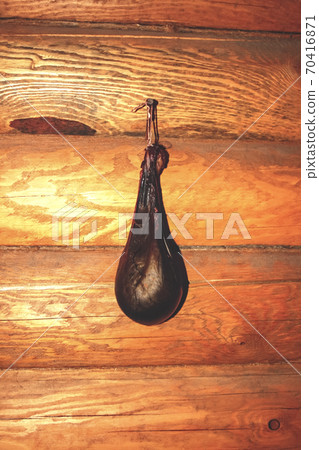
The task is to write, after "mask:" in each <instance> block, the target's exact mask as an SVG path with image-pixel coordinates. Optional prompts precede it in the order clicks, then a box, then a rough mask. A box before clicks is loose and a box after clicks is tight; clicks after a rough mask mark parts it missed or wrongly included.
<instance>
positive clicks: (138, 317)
mask: <svg viewBox="0 0 319 450" xmlns="http://www.w3.org/2000/svg"><path fill="white" fill-rule="evenodd" d="M157 104H158V102H157V101H156V100H153V99H147V100H146V102H145V103H143V104H142V105H140V106H138V107H137V108H135V110H134V112H135V111H137V110H139V109H140V108H142V107H143V106H147V122H146V137H147V147H146V149H145V156H144V160H143V162H142V165H141V167H142V170H141V173H140V182H139V189H138V195H137V201H136V206H135V212H134V217H133V221H132V226H131V230H130V233H129V236H128V239H127V243H126V246H125V249H124V252H123V255H122V257H121V259H120V261H119V266H118V269H117V274H116V280H115V294H116V298H117V302H118V304H119V306H120V308H121V309H122V311H123V312H124V313H125V314H126V315H127V316H128V317H130V318H131V319H132V320H134V321H135V322H138V323H141V324H143V325H156V324H159V323H162V322H164V321H166V320H168V319H170V318H172V317H173V316H175V315H176V314H177V312H178V311H179V310H180V309H181V307H182V306H183V303H184V301H185V299H186V296H187V292H188V278H187V272H186V268H185V264H184V261H183V258H182V255H181V252H180V249H179V247H178V245H177V244H176V243H175V241H174V240H173V239H172V238H169V236H170V230H169V226H168V222H167V217H166V213H165V208H164V204H163V198H162V190H161V184H160V175H161V173H162V172H163V170H164V169H165V168H166V167H167V164H168V159H169V155H168V152H167V151H166V149H165V147H163V145H160V144H159V136H158V128H157V114H156V107H157ZM152 128H153V130H154V143H152ZM136 213H138V214H136ZM140 213H143V214H140Z"/></svg>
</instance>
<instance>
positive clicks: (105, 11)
mask: <svg viewBox="0 0 319 450" xmlns="http://www.w3.org/2000/svg"><path fill="white" fill-rule="evenodd" d="M0 14H1V17H2V18H7V17H9V18H10V17H14V18H24V19H42V20H43V19H45V20H70V21H83V22H108V23H121V24H130V23H133V24H135V23H138V24H153V25H154V24H164V25H184V26H185V25H186V26H190V27H206V28H221V29H240V30H268V31H286V32H287V31H288V32H290V31H293V32H300V1H299V0H297V1H291V0H283V1H282V2H281V3H280V4H278V3H276V1H275V0H270V1H268V2H267V3H264V2H262V1H261V0H255V2H254V3H252V2H251V1H247V0H244V1H241V2H238V1H232V2H228V1H214V0H213V1H209V0H199V1H198V2H197V3H196V5H195V4H194V3H193V2H192V1H191V0H184V1H183V2H181V1H180V0H179V1H174V2H172V1H170V0H166V1H159V0H155V1H153V2H152V3H148V2H147V1H146V0H137V1H129V2H127V1H126V2H125V3H124V2H123V1H116V0H108V1H107V2H96V1H94V0H85V1H82V2H76V1H74V0H73V1H69V2H67V3H65V2H63V1H62V0H57V1H43V0H41V1H38V2H35V0H31V1H30V2H29V3H28V6H27V7H26V5H25V4H24V3H23V2H22V1H21V0H7V1H5V2H3V4H2V5H1V10H0Z"/></svg>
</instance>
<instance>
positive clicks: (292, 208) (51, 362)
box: [0, 0, 300, 450]
mask: <svg viewBox="0 0 319 450" xmlns="http://www.w3.org/2000/svg"><path fill="white" fill-rule="evenodd" d="M127 5H128V3H127V2H125V3H124V2H122V1H117V2H115V1H112V0H110V1H101V2H93V1H90V0H86V1H82V2H73V1H71V2H67V3H66V2H62V1H60V0H58V1H45V2H44V1H40V2H34V1H30V2H28V6H27V7H26V4H25V3H23V2H21V1H20V0H7V1H5V2H2V4H1V6H0V17H1V20H0V68H1V70H0V98H1V102H0V161H1V172H0V195H1V203H0V208H1V215H0V260H1V269H2V273H1V287H0V319H1V320H0V343H1V349H0V369H1V372H0V377H1V378H0V388H1V392H2V395H1V407H0V419H1V420H0V447H1V448H4V449H28V450H29V449H34V448H37V449H41V450H42V449H51V448H53V447H54V448H57V449H61V450H64V449H65V450H66V449H76V450H78V449H119V448H121V449H122V448H123V449H143V450H144V449H146V450H148V449H151V448H156V449H164V448H165V449H173V448H174V449H192V450H193V449H227V448H232V449H234V448H236V449H248V448H249V449H256V448H260V449H266V448H269V449H270V448H276V449H286V448H290V449H297V448H299V447H300V443H299V439H300V426H299V409H300V399H299V394H300V389H299V388H300V386H299V383H300V377H299V374H298V372H299V370H300V303H299V295H300V247H299V246H300V156H299V146H300V143H299V139H300V131H299V123H300V105H299V96H300V80H299V76H300V58H299V45H300V36H299V32H300V17H299V8H300V4H299V3H298V2H296V1H289V0H285V1H283V2H281V3H280V5H279V4H278V3H277V2H275V1H270V2H267V3H265V2H261V1H260V0H255V1H254V2H253V3H251V2H246V1H242V2H240V3H239V2H232V3H229V2H215V1H207V0H201V1H200V2H196V4H195V3H194V2H191V1H184V2H179V1H178V2H171V1H167V2H165V1H164V2H163V1H161V2H158V1H155V2H151V3H150V2H146V1H144V0H138V1H136V2H129V7H128V6H127ZM147 97H155V98H157V99H158V100H159V102H160V103H159V126H160V136H161V141H162V142H163V143H164V144H165V145H166V146H167V148H168V149H169V152H170V162H169V165H168V168H167V169H166V170H165V171H164V173H163V175H162V184H163V196H164V201H165V206H166V210H167V211H168V212H170V213H175V214H176V215H177V217H178V218H179V219H181V218H182V217H183V215H184V214H185V213H189V215H190V217H189V219H188V221H187V223H186V225H185V226H186V228H187V230H188V232H189V233H190V235H191V237H192V239H188V238H187V236H185V235H183V234H181V232H180V231H178V229H177V228H176V225H174V222H173V220H172V219H170V224H171V227H172V229H173V228H176V230H177V235H176V241H177V242H178V244H179V245H181V247H182V252H183V255H184V257H185V258H186V260H187V261H188V262H187V263H186V265H187V270H188V275H189V279H190V289H189V294H188V298H187V300H186V303H185V305H184V307H183V309H182V310H181V311H180V313H179V314H178V315H177V316H176V317H175V318H174V319H172V320H170V321H168V322H166V323H165V324H163V325H159V326H154V327H144V326H141V325H138V324H135V323H133V322H131V321H130V320H129V319H128V318H126V317H125V316H124V315H123V314H122V313H121V311H120V310H119V308H118V306H117V303H116V300H115V297H114V276H115V271H116V265H117V263H116V262H115V261H116V260H117V258H118V257H119V256H120V254H121V250H122V248H123V245H124V243H125V240H123V239H119V235H118V227H119V216H118V214H119V213H132V211H133V208H134V204H135V199H136V191H137V183H138V175H139V166H140V162H141V158H142V157H143V149H144V146H145V142H144V138H143V135H144V127H145V113H142V112H139V113H137V114H133V113H131V109H132V108H133V107H134V106H137V105H138V104H139V103H140V102H141V101H143V99H145V98H147ZM268 108H269V109H268ZM266 110H267V111H266ZM41 115H43V116H45V117H49V118H51V119H49V121H51V122H54V124H55V125H56V127H57V129H58V130H60V129H61V131H62V130H63V132H64V133H67V134H66V135H65V134H64V135H63V136H64V138H63V136H59V135H58V134H57V133H56V132H55V131H54V130H53V134H51V135H43V134H39V133H40V132H41V130H42V132H43V129H44V128H43V126H41V120H40V122H39V121H38V122H36V123H35V122H32V121H29V122H28V121H27V122H23V121H21V119H35V118H38V117H41ZM61 120H63V121H64V122H63V123H62V122H61ZM256 120H257V122H256V123H255V124H254V122H255V121H256ZM67 121H73V122H67ZM74 121H77V122H78V124H80V125H77V124H76V123H75V122H74ZM12 122H13V123H12ZM34 123H35V125H34ZM39 123H40V126H39ZM81 124H82V125H83V126H81ZM42 125H43V123H42ZM62 126H63V127H64V128H62ZM79 126H81V130H82V131H81V132H83V130H85V129H87V128H85V127H84V126H87V127H90V129H91V130H95V134H94V136H79V135H77V133H79V129H80V128H79ZM27 128H28V130H27ZM19 129H20V130H22V131H29V132H30V131H32V132H33V133H34V134H30V133H26V132H22V131H19ZM246 130H247V132H246ZM84 133H85V131H84ZM243 133H244V134H243ZM239 137H240V139H239V140H238V142H235V141H236V139H237V138H239ZM225 150H227V151H226V153H225V154H224V155H223V156H222V157H221V158H220V159H219V157H220V156H221V155H222V154H223V153H224V152H225ZM216 160H217V162H216V163H215V164H213V163H214V162H215V161H216ZM211 164H213V166H212V167H211V169H210V170H208V171H207V172H206V173H205V174H204V175H203V176H202V177H201V178H200V179H199V180H198V182H196V184H195V185H194V186H192V187H191V188H190V189H189V190H188V191H187V192H186V193H185V190H186V189H187V188H188V187H189V186H190V185H191V184H192V183H193V182H194V181H195V180H196V179H197V178H198V177H200V176H201V174H202V173H203V172H204V171H205V170H206V169H207V168H208V167H209V166H210V165H211ZM109 183H111V184H112V185H113V186H114V187H115V189H116V190H114V189H113V188H112V186H111V185H110V184H109ZM116 191H118V192H116ZM68 204H74V205H77V206H78V207H84V208H87V209H89V210H94V212H95V216H94V217H93V218H92V220H93V219H94V220H96V221H97V235H96V236H94V237H93V238H92V239H91V240H88V241H87V242H83V237H84V236H85V235H87V234H88V233H90V231H91V222H92V220H89V221H87V222H86V223H84V224H83V225H82V226H81V245H80V249H76V248H73V246H72V244H74V241H72V240H71V239H70V240H66V242H64V243H63V242H62V241H61V239H60V237H59V236H58V239H57V240H53V239H52V216H53V215H54V214H55V213H56V211H58V210H59V209H61V208H63V207H64V206H65V205H68ZM196 213H206V214H207V213H222V214H223V219H220V220H216V221H215V226H214V238H213V239H211V238H209V239H208V238H207V236H206V230H205V222H204V221H203V220H198V219H197V218H196ZM232 213H239V214H240V217H241V218H242V219H243V221H244V224H245V226H246V228H247V230H248V232H249V235H250V237H251V239H247V236H246V238H244V237H243V235H242V233H241V232H238V234H237V235H235V234H234V235H231V236H230V238H229V239H227V240H226V239H223V232H224V230H225V227H226V224H227V222H228V220H229V217H230V216H231V214H232ZM236 229H237V230H238V227H237V228H236ZM207 281H208V282H207ZM209 283H210V284H209ZM212 286H213V287H212ZM68 308H69V309H68ZM30 346H31V348H30V349H29V350H28V351H27V352H26V353H25V354H24V353H23V352H24V351H25V350H26V349H28V348H29V347H30ZM21 355H22V356H21ZM20 356H21V357H20ZM287 360H288V362H289V363H290V364H289V363H287ZM14 362H15V364H14V365H13V366H12V367H11V368H10V370H8V371H6V369H8V368H9V367H10V366H11V364H12V363H14ZM5 371H6V372H5ZM1 374H2V375H1Z"/></svg>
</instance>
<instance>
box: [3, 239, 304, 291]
mask: <svg viewBox="0 0 319 450" xmlns="http://www.w3.org/2000/svg"><path fill="white" fill-rule="evenodd" d="M122 251H123V249H122V248H117V247H105V248H103V247H102V248H98V247H97V248H85V247H84V248H81V249H80V250H73V249H70V248H55V247H51V248H50V247H48V248H41V247H40V248H37V247H35V248H32V247H20V248H10V247H0V264H1V269H2V279H1V285H2V291H3V292H4V291H8V290H12V291H15V290H16V291H21V290H37V289H40V290H46V289H59V290H63V289H74V288H80V289H81V288H85V287H87V286H88V284H89V285H90V284H91V283H93V282H94V281H96V279H97V278H98V277H99V276H100V275H101V274H102V273H103V272H104V271H105V274H104V275H103V277H102V278H101V279H100V280H99V281H98V282H97V283H96V284H95V288H97V287H99V286H100V285H101V286H103V288H104V287H110V284H112V283H113V282H114V278H115V273H116V264H114V262H115V261H116V260H117V259H118V258H119V257H120V255H121V252H122ZM182 253H183V256H184V257H185V258H186V259H187V260H188V261H189V262H191V263H192V265H193V266H194V267H196V268H198V269H199V270H200V272H201V273H202V274H203V275H204V277H205V278H206V279H207V280H208V281H210V282H211V283H213V284H214V285H215V284H216V285H225V286H227V285H229V286H232V285H239V284H268V283H269V284H271V283H282V282H298V281H300V249H294V248H291V249H282V248H273V247H268V248H267V247H266V248H264V249H263V248H258V247H257V248H253V247H248V248H245V247H243V248H242V247H238V248H236V247H228V248H223V247H216V248H201V247H198V248H183V249H182ZM186 265H187V270H188V278H189V280H190V283H191V285H192V286H193V285H194V287H200V286H204V285H205V282H204V280H203V279H202V278H201V277H200V275H199V274H198V273H197V272H196V271H195V270H194V269H193V268H192V267H191V266H189V265H188V263H186ZM106 269H108V270H107V271H106Z"/></svg>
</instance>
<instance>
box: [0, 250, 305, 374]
mask: <svg viewBox="0 0 319 450" xmlns="http://www.w3.org/2000/svg"><path fill="white" fill-rule="evenodd" d="M118 253H119V251H118V249H108V250H107V251H106V249H104V250H92V251H89V250H84V251H82V252H71V251H57V250H56V251H54V250H46V251H44V250H40V251H33V252H32V251H30V250H29V251H23V250H5V251H3V253H2V259H1V260H2V265H3V267H4V272H3V274H4V276H3V279H4V280H5V284H4V286H3V288H2V290H1V305H2V308H1V316H2V317H3V320H2V321H1V322H0V341H1V342H3V345H2V348H1V352H0V364H1V367H2V368H3V369H5V368H6V367H8V366H9V365H10V364H11V362H13V361H14V360H15V359H16V358H17V357H18V356H19V355H20V354H21V353H22V352H23V351H24V349H25V348H26V347H28V346H29V345H30V344H31V343H32V342H33V341H35V340H36V339H37V337H38V336H40V335H41V333H42V332H43V331H44V330H45V329H46V328H47V327H49V326H51V325H53V326H52V328H51V329H50V330H49V332H48V333H47V334H45V335H44V336H43V337H42V338H41V339H40V340H39V342H38V343H37V344H36V346H35V347H34V348H33V349H31V350H30V351H29V352H28V353H27V354H26V355H25V356H24V357H23V358H22V359H21V360H20V361H19V362H18V363H17V367H83V366H86V367H91V366H96V367H105V366H131V365H135V366H140V365H166V364H171V365H175V364H215V365H216V364H225V363H252V362H278V361H280V360H281V358H280V356H279V355H278V354H277V353H276V352H275V351H274V350H273V349H272V348H271V347H270V346H269V345H268V344H267V343H266V342H265V341H264V340H263V339H262V338H261V337H260V336H259V335H258V334H257V333H256V332H255V331H254V330H253V329H252V328H251V327H250V326H249V325H248V324H247V323H246V322H245V321H244V319H243V318H242V317H240V316H239V315H238V313H237V312H235V311H234V310H233V309H232V308H231V306H230V305H229V304H227V302H226V301H225V299H223V298H221V296H220V295H219V294H218V293H217V292H216V291H214V290H213V289H212V288H211V287H210V286H208V285H207V284H205V282H204V281H203V280H202V279H200V278H199V276H198V274H197V273H196V272H195V271H194V270H193V269H192V268H191V267H189V266H188V267H187V268H188V273H189V278H190V280H191V285H190V293H189V297H188V299H187V301H186V303H185V305H184V307H183V309H182V310H181V312H180V313H179V314H178V315H177V316H176V318H174V319H173V320H171V321H169V322H167V323H165V324H162V325H160V326H154V327H144V326H141V325H138V324H135V323H133V322H132V321H130V320H129V319H128V318H126V317H125V316H124V315H123V314H122V313H121V312H120V310H119V309H118V306H117V303H116V301H115V298H114V293H113V292H114V291H113V279H114V271H115V269H116V267H115V266H113V268H112V269H111V270H110V271H109V272H107V273H106V274H105V277H104V276H103V277H102V278H101V279H100V280H99V281H98V283H96V285H95V286H94V287H93V288H91V289H90V290H89V291H88V292H86V293H85V295H84V296H83V295H82V294H83V292H85V291H86V290H87V288H88V287H89V286H90V284H92V282H93V281H95V280H96V278H97V277H98V276H99V275H100V274H101V273H103V271H104V270H105V269H106V268H107V267H108V266H109V264H110V262H109V261H114V260H115V259H116V257H117V255H118ZM183 254H184V256H185V257H186V258H187V259H188V260H189V261H191V262H192V264H193V265H194V266H195V267H198V268H199V269H200V271H201V272H202V273H203V275H204V276H205V277H206V278H207V279H208V280H210V282H211V283H212V284H213V285H214V286H215V284H216V286H217V289H218V291H219V292H220V293H221V294H222V295H223V296H224V297H225V298H226V299H227V300H228V301H229V302H231V304H232V305H233V306H234V307H235V308H237V309H238V310H239V311H240V312H241V313H242V314H244V316H245V317H247V319H248V320H250V321H251V322H252V323H253V325H254V326H255V327H256V328H257V329H258V330H259V331H260V332H261V333H262V334H263V335H264V336H265V337H266V338H267V339H268V340H269V341H270V342H271V343H272V344H273V345H274V346H275V347H276V348H277V349H278V350H279V351H280V352H281V353H282V354H283V355H284V356H285V357H287V358H288V359H290V360H291V361H298V359H299V356H300V349H299V346H300V344H299V339H300V337H299V325H300V312H299V289H300V286H299V282H298V279H299V253H298V251H296V250H286V251H274V250H269V251H266V250H265V251H264V252H262V251H260V250H255V251H253V250H250V251H248V252H244V251H236V250H233V251H226V250H220V251H212V250H205V251H201V252H200V251H197V250H192V249H185V250H184V251H183ZM80 255H81V256H80ZM45 261H47V263H45ZM17 265H19V270H18V271H17ZM213 268H214V269H213ZM100 269H102V270H100ZM213 271H214V272H213ZM20 274H21V275H20ZM51 274H52V276H51ZM19 275H20V279H19ZM61 275H62V276H61ZM252 280H253V281H252ZM83 281H84V282H83ZM17 282H20V284H19V285H17ZM80 296H82V297H80ZM76 299H79V300H78V301H77V302H76V304H74V306H72V308H71V309H70V310H69V311H68V312H67V314H66V316H65V317H63V318H62V319H60V320H56V318H57V317H58V314H60V313H62V312H63V311H65V310H66V308H67V307H69V306H70V305H71V304H72V303H73V302H74V301H76ZM8 335H9V336H10V340H7V339H6V336H8ZM291 370H292V369H291Z"/></svg>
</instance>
